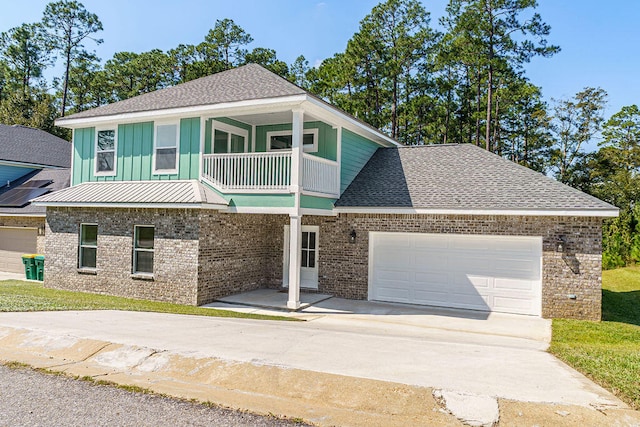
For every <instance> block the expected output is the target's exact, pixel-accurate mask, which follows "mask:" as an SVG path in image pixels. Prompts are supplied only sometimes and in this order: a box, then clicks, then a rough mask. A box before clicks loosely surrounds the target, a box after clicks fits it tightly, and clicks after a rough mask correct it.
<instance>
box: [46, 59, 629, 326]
mask: <svg viewBox="0 0 640 427" xmlns="http://www.w3.org/2000/svg"><path fill="white" fill-rule="evenodd" d="M57 124H58V125H59V126H64V127H68V128H71V129H73V167H72V174H71V176H72V178H71V184H72V186H71V187H70V188H68V189H65V190H62V191H58V192H55V193H52V194H48V195H44V196H42V197H40V198H38V199H37V200H36V202H35V203H36V204H37V205H39V206H46V207H47V232H46V252H47V254H48V256H47V261H46V264H45V286H48V287H53V288H64V289H73V290H82V291H89V292H101V293H108V294H114V295H123V296H129V297H136V298H146V299H155V300H164V301H173V302H178V303H185V304H194V305H195V304H204V303H208V302H211V301H213V300H215V299H216V298H219V297H222V296H225V295H229V294H232V293H237V292H242V291H247V290H251V289H255V288H259V287H265V286H269V287H281V286H288V288H289V289H288V306H289V307H290V308H291V309H296V308H298V307H299V304H300V303H299V292H300V288H306V289H308V290H311V291H319V292H322V293H328V294H332V295H336V296H340V297H345V298H354V299H369V300H377V301H393V302H403V303H411V304H425V305H436V306H445V307H457V308H469V309H479V310H494V311H501V312H511V313H522V314H529V315H535V316H544V317H576V318H585V319H599V318H600V298H601V283H600V281H601V225H602V219H603V218H605V217H609V216H615V215H617V209H616V208H615V207H613V206H611V205H609V204H606V203H604V202H602V201H600V200H598V199H595V198H593V197H591V196H589V195H586V194H584V193H581V192H579V191H577V190H574V189H572V188H569V187H567V186H564V185H562V184H560V183H558V182H555V181H553V180H551V179H549V178H547V177H545V176H543V175H541V174H538V173H536V172H533V171H531V170H528V169H526V168H524V167H521V166H518V165H516V164H513V163H511V162H509V161H506V160H504V159H501V158H499V157H498V156H496V155H494V154H491V153H487V152H486V151H484V150H482V149H480V148H477V147H475V146H471V145H434V146H424V147H399V146H398V144H397V143H396V142H395V141H394V140H392V139H390V138H389V137H387V136H386V135H384V134H383V133H382V132H380V131H379V130H377V129H374V128H372V127H370V126H368V125H366V124H364V123H362V122H360V121H358V120H357V119H355V118H353V117H351V116H350V115H348V114H346V113H344V112H343V111H341V110H339V109H337V108H336V107H333V106H331V105H329V104H327V103H326V102H324V101H322V100H320V99H318V98H316V97H315V96H313V95H311V94H309V93H307V92H306V91H304V90H302V89H300V88H299V87H297V86H295V85H293V84H291V83H290V82H288V81H286V80H284V79H282V78H280V77H278V76H276V75H275V74H272V73H271V72H269V71H267V70H265V69H264V68H262V67H260V66H258V65H253V64H251V65H246V66H244V67H240V68H237V69H234V70H230V71H225V72H222V73H219V74H215V75H212V76H208V77H204V78H201V79H198V80H194V81H191V82H188V83H184V84H181V85H177V86H175V87H171V88H167V89H163V90H159V91H156V92H153V93H148V94H144V95H140V96H137V97H135V98H131V99H128V100H124V101H120V102H116V103H114V104H110V105H106V106H103V107H99V108H95V109H92V110H88V111H84V112H81V113H78V114H74V115H71V116H68V117H64V118H62V119H59V120H58V121H57Z"/></svg>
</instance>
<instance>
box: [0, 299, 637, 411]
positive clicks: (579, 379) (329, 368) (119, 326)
mask: <svg viewBox="0 0 640 427" xmlns="http://www.w3.org/2000/svg"><path fill="white" fill-rule="evenodd" d="M355 303H357V302H355ZM355 303H354V304H355ZM343 308H344V307H343ZM378 308H380V309H381V310H383V309H385V307H383V306H380V307H378ZM386 309H387V310H393V309H394V308H393V306H388V307H386ZM335 310H337V308H336V307H335V306H334V307H332V308H329V307H324V308H323V307H316V308H315V310H314V311H313V310H312V311H311V312H306V313H302V316H303V317H307V320H308V321H306V322H276V321H256V320H244V319H223V318H207V317H199V316H179V315H167V314H158V313H135V312H119V311H87V312H38V313H0V328H2V327H4V328H12V329H21V330H22V329H26V330H29V331H32V332H33V333H36V334H37V336H40V337H47V339H48V340H53V341H52V342H53V344H51V345H52V346H53V348H55V347H56V345H57V344H55V342H56V340H59V341H61V342H62V343H63V344H62V345H64V341H65V340H69V339H72V338H73V339H75V338H81V339H91V340H99V341H105V342H110V343H119V344H124V345H128V346H136V347H145V348H150V349H156V350H160V349H161V350H163V351H169V352H173V353H176V354H181V355H188V356H190V357H202V358H216V359H222V360H227V361H232V362H245V363H250V364H254V365H260V366H265V365H266V366H275V367H284V368H294V369H300V370H305V371H314V372H324V373H330V374H337V375H343V376H349V377H359V378H365V379H372V380H382V381H391V382H395V383H402V384H408V385H413V386H424V387H432V388H435V389H441V390H448V391H455V392H457V393H463V394H473V395H482V396H492V397H499V398H505V399H513V400H518V401H527V402H555V403H563V404H575V405H581V406H594V405H595V406H607V407H610V406H613V407H624V406H625V405H624V404H622V403H621V402H620V401H619V400H617V399H616V398H615V397H614V396H613V395H611V394H610V393H609V392H607V391H605V390H604V389H602V388H600V387H598V386H596V385H595V384H594V383H592V382H591V381H589V380H587V379H586V378H585V377H584V376H582V375H581V374H579V373H577V372H576V371H574V370H573V369H571V368H569V367H567V366H566V365H565V364H563V363H561V362H560V361H558V360H557V359H555V358H554V357H553V356H551V355H550V354H548V353H546V352H545V348H546V346H547V344H546V342H545V340H544V339H542V340H540V339H531V338H523V337H516V336H509V335H508V334H506V333H504V331H502V333H491V331H490V329H487V330H484V331H483V330H481V328H479V327H477V326H476V330H475V331H471V332H470V331H463V330H462V329H463V328H462V327H460V324H463V323H465V322H466V323H467V324H472V323H473V321H470V319H466V320H465V319H460V318H455V317H447V316H435V315H433V314H429V313H427V314H423V320H424V319H426V318H431V321H429V322H424V321H421V320H420V317H421V315H420V314H417V313H413V314H404V315H403V314H397V315H389V316H385V315H383V314H366V313H364V314H363V313H357V311H358V310H351V312H350V314H345V313H344V310H343V312H342V313H340V312H338V313H335V312H334V313H331V311H335ZM419 311H420V310H418V312H419ZM378 313H380V312H378ZM498 317H500V316H498ZM434 319H435V320H434ZM532 320H534V321H540V322H542V323H543V324H545V322H546V321H542V320H540V319H534V318H528V317H522V316H506V317H502V318H501V319H500V321H496V322H494V325H495V327H496V328H497V329H498V330H500V329H501V328H503V329H504V328H507V327H508V328H509V329H510V330H515V331H517V330H519V329H523V328H527V327H530V326H531V324H532ZM482 321H483V320H478V322H482ZM484 321H485V322H487V321H486V320H484ZM488 323H490V322H488ZM448 324H452V325H454V326H455V325H456V324H458V326H457V327H454V328H453V329H457V330H449V329H448V328H447V325H448ZM546 324H547V325H548V322H546ZM38 334H39V335H38ZM38 339H40V338H38Z"/></svg>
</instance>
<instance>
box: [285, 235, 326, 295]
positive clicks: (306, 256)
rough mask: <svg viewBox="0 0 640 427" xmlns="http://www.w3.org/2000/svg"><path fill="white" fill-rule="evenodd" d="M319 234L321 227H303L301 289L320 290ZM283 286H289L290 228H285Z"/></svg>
mask: <svg viewBox="0 0 640 427" xmlns="http://www.w3.org/2000/svg"><path fill="white" fill-rule="evenodd" d="M318 234H319V227H318V226H314V225H303V226H302V244H301V249H300V250H301V254H300V287H301V288H307V289H318ZM283 259H284V262H283V269H282V277H283V281H282V283H283V285H284V286H289V226H288V225H285V226H284V253H283Z"/></svg>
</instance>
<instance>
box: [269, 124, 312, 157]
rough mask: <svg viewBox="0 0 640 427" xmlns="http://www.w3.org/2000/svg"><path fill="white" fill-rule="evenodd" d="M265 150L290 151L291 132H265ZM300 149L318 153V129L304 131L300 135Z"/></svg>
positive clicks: (291, 143)
mask: <svg viewBox="0 0 640 427" xmlns="http://www.w3.org/2000/svg"><path fill="white" fill-rule="evenodd" d="M267 144H268V145H267V150H268V151H277V150H291V146H292V145H293V132H292V131H290V130H281V131H274V132H267ZM302 147H303V150H304V151H305V152H308V153H315V152H316V151H318V129H305V130H304V133H303V134H302Z"/></svg>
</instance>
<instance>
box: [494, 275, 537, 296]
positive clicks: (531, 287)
mask: <svg viewBox="0 0 640 427" xmlns="http://www.w3.org/2000/svg"><path fill="white" fill-rule="evenodd" d="M494 287H495V289H498V290H504V291H515V292H529V293H533V292H534V291H535V289H536V288H537V284H536V282H535V281H533V280H513V279H508V278H501V277H496V278H495V280H494Z"/></svg>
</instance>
